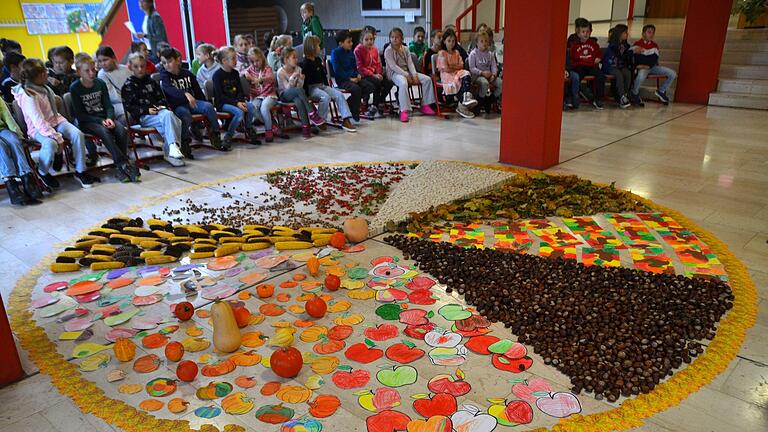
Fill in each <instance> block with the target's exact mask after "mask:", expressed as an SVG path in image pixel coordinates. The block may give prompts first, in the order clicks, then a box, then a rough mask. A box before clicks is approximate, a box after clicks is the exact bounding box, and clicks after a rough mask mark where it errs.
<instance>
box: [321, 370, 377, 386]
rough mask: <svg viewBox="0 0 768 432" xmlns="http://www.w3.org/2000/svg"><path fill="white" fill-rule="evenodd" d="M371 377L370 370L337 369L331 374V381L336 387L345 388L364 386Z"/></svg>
mask: <svg viewBox="0 0 768 432" xmlns="http://www.w3.org/2000/svg"><path fill="white" fill-rule="evenodd" d="M370 379H371V374H370V372H368V371H367V370H363V369H355V370H349V371H337V372H335V373H334V374H333V375H332V376H331V381H333V383H334V384H336V387H338V388H340V389H344V390H348V389H353V388H358V387H363V386H364V385H366V384H368V381H369V380H370Z"/></svg>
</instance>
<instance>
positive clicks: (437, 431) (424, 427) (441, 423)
mask: <svg viewBox="0 0 768 432" xmlns="http://www.w3.org/2000/svg"><path fill="white" fill-rule="evenodd" d="M406 431H407V432H452V431H453V422H452V421H451V419H450V418H448V417H446V416H433V417H430V418H428V419H427V420H423V419H416V420H411V421H410V422H408V426H406Z"/></svg>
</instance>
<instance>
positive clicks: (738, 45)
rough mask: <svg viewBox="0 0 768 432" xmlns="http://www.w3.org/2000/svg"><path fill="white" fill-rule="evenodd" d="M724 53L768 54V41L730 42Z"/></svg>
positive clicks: (727, 43)
mask: <svg viewBox="0 0 768 432" xmlns="http://www.w3.org/2000/svg"><path fill="white" fill-rule="evenodd" d="M724 51H725V52H730V51H747V52H755V51H758V52H768V40H728V41H726V42H725V48H724Z"/></svg>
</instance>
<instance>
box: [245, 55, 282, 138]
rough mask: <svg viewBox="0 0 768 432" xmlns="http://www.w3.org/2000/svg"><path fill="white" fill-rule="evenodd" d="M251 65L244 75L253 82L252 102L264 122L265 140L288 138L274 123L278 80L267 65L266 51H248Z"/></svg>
mask: <svg viewBox="0 0 768 432" xmlns="http://www.w3.org/2000/svg"><path fill="white" fill-rule="evenodd" d="M248 56H249V57H250V58H249V60H250V61H251V65H250V66H249V67H248V69H246V70H245V73H244V74H243V76H244V77H246V78H247V79H248V81H249V82H250V83H251V94H250V97H251V103H252V104H253V107H254V108H255V110H256V115H257V117H259V119H260V120H261V122H262V123H264V130H265V131H266V132H265V134H264V135H265V140H266V141H267V142H273V141H274V140H275V138H274V136H275V135H277V136H279V137H280V138H288V135H286V134H284V133H283V132H282V131H281V130H280V128H278V127H277V125H275V124H273V123H272V108H274V107H275V105H277V81H276V80H275V72H274V71H273V70H272V68H271V67H269V66H268V65H267V58H266V57H264V52H263V51H261V50H260V49H259V48H258V47H253V48H251V49H250V50H249V51H248Z"/></svg>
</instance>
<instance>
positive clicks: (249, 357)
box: [229, 350, 261, 367]
mask: <svg viewBox="0 0 768 432" xmlns="http://www.w3.org/2000/svg"><path fill="white" fill-rule="evenodd" d="M229 359H230V360H231V361H232V363H234V364H236V365H237V366H243V367H247V366H253V365H255V364H258V363H259V362H260V361H261V355H259V354H258V353H257V352H256V351H254V350H250V351H245V352H239V353H235V354H232V355H231V356H229Z"/></svg>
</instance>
